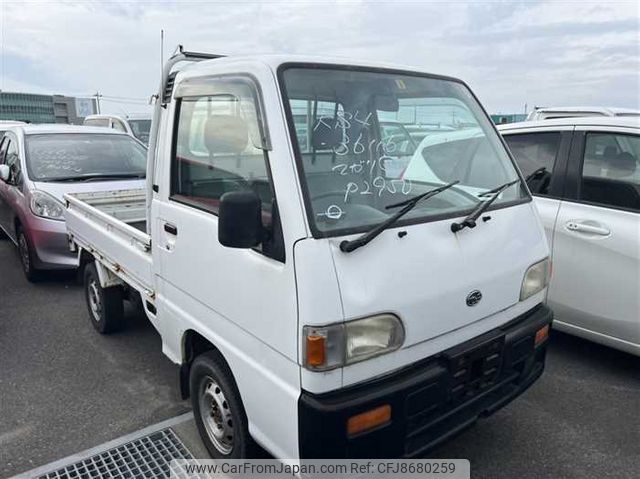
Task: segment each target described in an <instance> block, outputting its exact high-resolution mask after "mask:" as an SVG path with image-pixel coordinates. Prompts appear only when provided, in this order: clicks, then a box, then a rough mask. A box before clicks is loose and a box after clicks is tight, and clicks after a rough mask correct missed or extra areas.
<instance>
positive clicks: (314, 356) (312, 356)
mask: <svg viewBox="0 0 640 479" xmlns="http://www.w3.org/2000/svg"><path fill="white" fill-rule="evenodd" d="M324 351H325V346H324V336H307V364H308V365H309V366H322V365H323V364H324V362H325V355H324Z"/></svg>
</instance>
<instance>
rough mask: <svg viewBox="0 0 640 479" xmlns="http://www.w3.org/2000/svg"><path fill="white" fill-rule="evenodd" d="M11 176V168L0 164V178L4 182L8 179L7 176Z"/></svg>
mask: <svg viewBox="0 0 640 479" xmlns="http://www.w3.org/2000/svg"><path fill="white" fill-rule="evenodd" d="M10 176H11V170H10V169H9V167H8V166H7V165H0V180H2V181H4V182H5V183H6V182H7V181H9V177H10Z"/></svg>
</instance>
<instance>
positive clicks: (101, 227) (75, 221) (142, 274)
mask: <svg viewBox="0 0 640 479" xmlns="http://www.w3.org/2000/svg"><path fill="white" fill-rule="evenodd" d="M122 193H124V195H125V196H127V197H128V198H129V201H130V202H135V201H137V202H139V203H140V204H141V205H143V204H144V200H145V193H144V191H143V190H137V191H130V192H121V194H122ZM85 196H88V195H87V194H84V195H81V194H80V195H71V194H66V195H65V196H64V198H65V200H66V204H67V207H66V209H65V220H66V224H67V231H68V233H69V240H70V242H71V244H72V246H76V247H79V248H82V249H84V250H85V251H87V252H88V253H90V254H92V255H93V256H94V257H95V258H96V260H97V261H99V262H100V263H101V264H102V265H103V266H104V267H106V268H107V269H108V270H109V271H111V272H112V273H113V274H114V275H116V276H118V277H119V278H120V279H121V280H122V281H124V282H125V283H127V284H128V285H129V286H131V287H132V288H134V289H136V290H137V291H139V292H140V293H142V294H143V296H144V297H145V299H147V300H149V301H151V302H153V300H154V298H155V292H154V289H153V267H152V259H151V237H150V236H149V235H148V234H146V233H144V232H143V231H140V230H138V229H136V228H134V227H133V226H131V225H130V224H127V223H125V222H124V221H122V220H120V219H118V218H117V217H116V216H114V215H112V214H107V213H106V212H105V211H101V210H100V209H99V208H98V207H97V205H101V206H102V207H104V205H105V204H106V203H108V198H109V196H108V193H107V194H105V196H104V197H101V196H100V194H91V195H90V198H91V200H90V201H87V200H85V198H84V197H85ZM122 201H123V199H122V197H120V198H114V199H113V201H112V203H117V202H122ZM93 203H95V204H93ZM141 209H142V211H144V207H143V206H141ZM125 265H126V266H125Z"/></svg>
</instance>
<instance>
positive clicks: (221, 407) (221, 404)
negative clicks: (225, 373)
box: [200, 376, 235, 455]
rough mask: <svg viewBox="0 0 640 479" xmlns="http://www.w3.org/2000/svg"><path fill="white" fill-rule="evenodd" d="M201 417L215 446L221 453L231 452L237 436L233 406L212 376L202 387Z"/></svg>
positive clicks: (207, 378)
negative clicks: (234, 426)
mask: <svg viewBox="0 0 640 479" xmlns="http://www.w3.org/2000/svg"><path fill="white" fill-rule="evenodd" d="M200 418H201V419H202V422H203V424H204V427H205V429H206V431H207V435H208V436H209V439H211V442H212V443H213V445H214V447H215V448H216V449H217V450H218V451H219V452H220V453H221V454H224V455H228V454H230V453H231V451H232V450H233V440H234V437H235V434H234V430H233V418H232V416H231V408H230V407H229V402H228V401H227V398H226V397H225V395H224V392H223V391H222V388H221V387H220V386H219V385H218V383H217V382H216V380H215V379H213V378H212V377H210V376H207V377H206V378H205V380H204V381H203V382H202V386H201V388H200Z"/></svg>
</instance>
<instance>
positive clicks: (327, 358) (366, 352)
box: [304, 314, 404, 371]
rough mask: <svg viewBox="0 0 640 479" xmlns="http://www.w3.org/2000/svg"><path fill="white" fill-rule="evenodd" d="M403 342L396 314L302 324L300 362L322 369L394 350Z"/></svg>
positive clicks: (402, 329)
mask: <svg viewBox="0 0 640 479" xmlns="http://www.w3.org/2000/svg"><path fill="white" fill-rule="evenodd" d="M403 342H404V328H403V327H402V322H401V321H400V319H399V318H398V317H397V316H394V315H392V314H378V315H375V316H370V317H367V318H362V319H356V320H353V321H348V322H345V323H339V324H332V325H329V326H305V327H304V347H305V351H304V365H305V367H306V368H307V369H311V370H314V371H326V370H327V369H334V368H338V367H342V366H345V365H348V364H353V363H357V362H359V361H364V360H365V359H369V358H373V357H375V356H379V355H381V354H386V353H390V352H391V351H395V350H396V349H398V348H399V347H400V346H402V343H403Z"/></svg>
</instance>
